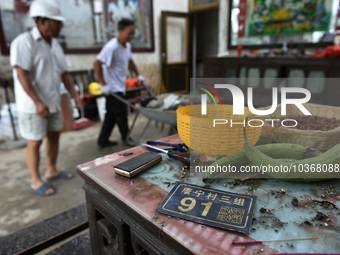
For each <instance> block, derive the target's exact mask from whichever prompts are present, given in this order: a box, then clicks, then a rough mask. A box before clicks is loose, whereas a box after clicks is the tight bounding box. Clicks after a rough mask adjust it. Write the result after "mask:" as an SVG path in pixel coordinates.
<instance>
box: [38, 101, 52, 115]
mask: <svg viewBox="0 0 340 255" xmlns="http://www.w3.org/2000/svg"><path fill="white" fill-rule="evenodd" d="M36 107H37V113H38V114H39V115H40V116H41V117H43V118H48V117H49V116H50V115H51V114H50V111H49V110H48V106H47V105H46V104H44V103H43V102H39V103H37V104H36Z"/></svg>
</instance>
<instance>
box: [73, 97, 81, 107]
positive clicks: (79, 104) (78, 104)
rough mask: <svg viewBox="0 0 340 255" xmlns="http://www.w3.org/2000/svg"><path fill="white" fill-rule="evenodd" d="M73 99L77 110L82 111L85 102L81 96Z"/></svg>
mask: <svg viewBox="0 0 340 255" xmlns="http://www.w3.org/2000/svg"><path fill="white" fill-rule="evenodd" d="M73 99H74V103H75V105H76V107H77V109H81V108H82V107H83V101H82V100H81V98H80V96H79V95H78V94H77V95H76V96H75V97H74V98H73Z"/></svg>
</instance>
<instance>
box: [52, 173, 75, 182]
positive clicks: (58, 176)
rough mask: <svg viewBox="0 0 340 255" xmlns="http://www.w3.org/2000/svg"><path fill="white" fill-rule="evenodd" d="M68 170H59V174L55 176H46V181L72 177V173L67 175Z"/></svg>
mask: <svg viewBox="0 0 340 255" xmlns="http://www.w3.org/2000/svg"><path fill="white" fill-rule="evenodd" d="M68 174H69V173H68V172H66V171H60V172H59V174H57V175H56V176H53V177H49V178H47V177H46V181H55V180H59V179H64V180H68V179H72V178H73V177H74V175H73V174H72V176H71V177H69V176H68Z"/></svg>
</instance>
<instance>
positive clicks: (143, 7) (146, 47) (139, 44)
mask: <svg viewBox="0 0 340 255" xmlns="http://www.w3.org/2000/svg"><path fill="white" fill-rule="evenodd" d="M106 10H107V11H106V25H107V26H106V28H107V33H108V35H107V36H108V37H109V38H112V37H115V36H117V35H118V28H117V25H118V22H119V20H121V19H122V18H130V19H131V20H133V21H134V22H135V28H136V29H135V37H134V39H133V40H132V41H131V45H132V50H133V51H135V52H150V51H154V39H153V37H154V35H153V10H152V0H107V2H106Z"/></svg>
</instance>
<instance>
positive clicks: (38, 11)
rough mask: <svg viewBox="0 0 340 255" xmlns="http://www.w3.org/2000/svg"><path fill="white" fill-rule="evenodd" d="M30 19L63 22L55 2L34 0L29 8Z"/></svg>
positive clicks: (51, 0) (53, 0) (52, 0)
mask: <svg viewBox="0 0 340 255" xmlns="http://www.w3.org/2000/svg"><path fill="white" fill-rule="evenodd" d="M30 17H31V18H36V17H43V18H49V19H53V20H59V21H65V20H66V19H65V18H64V17H63V16H61V12H60V9H59V6H58V3H57V2H56V1H55V0H35V1H33V3H32V4H31V7H30Z"/></svg>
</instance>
